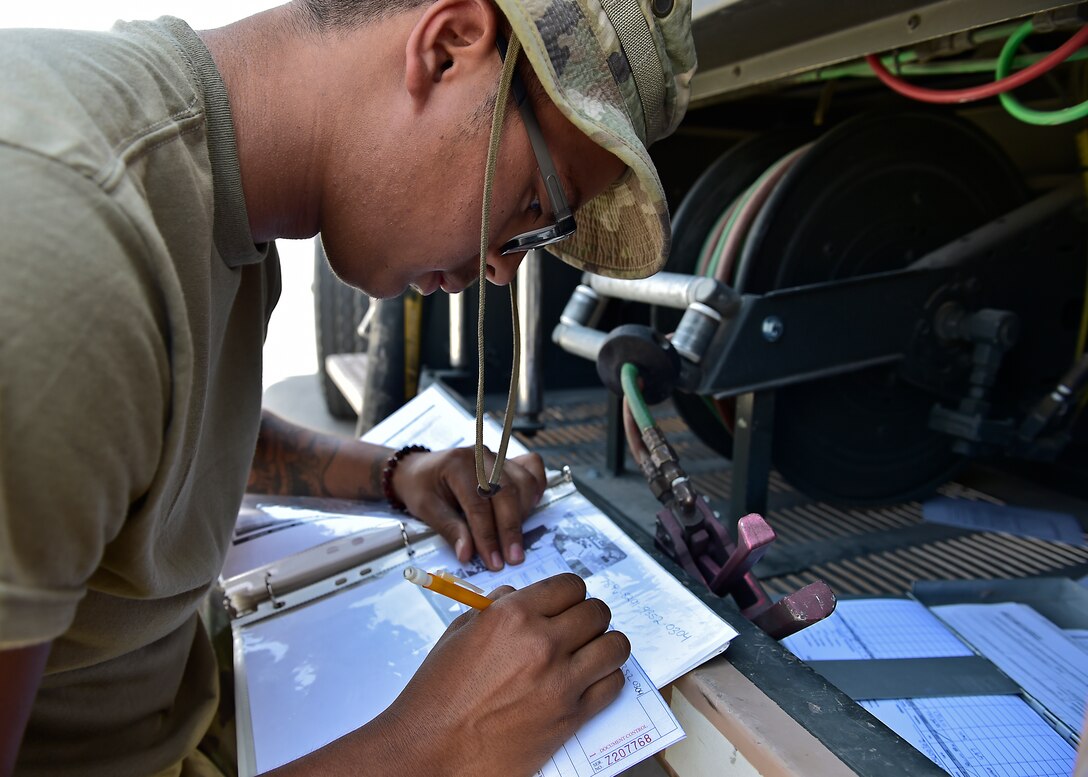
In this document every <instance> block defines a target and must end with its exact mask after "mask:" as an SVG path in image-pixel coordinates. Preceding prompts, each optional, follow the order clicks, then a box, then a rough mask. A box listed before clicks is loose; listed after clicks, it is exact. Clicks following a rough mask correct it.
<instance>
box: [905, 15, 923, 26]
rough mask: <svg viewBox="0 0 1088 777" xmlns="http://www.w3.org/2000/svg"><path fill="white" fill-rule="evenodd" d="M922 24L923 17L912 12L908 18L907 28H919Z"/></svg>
mask: <svg viewBox="0 0 1088 777" xmlns="http://www.w3.org/2000/svg"><path fill="white" fill-rule="evenodd" d="M921 24H922V17H921V16H919V15H918V14H911V17H910V18H909V19H907V29H908V30H917V29H918V28H919V27H920V26H921Z"/></svg>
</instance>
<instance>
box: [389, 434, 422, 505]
mask: <svg viewBox="0 0 1088 777" xmlns="http://www.w3.org/2000/svg"><path fill="white" fill-rule="evenodd" d="M430 452H431V449H430V448H428V447H427V446H426V445H405V446H404V447H403V448H401V449H400V450H399V451H397V452H396V453H394V454H393V455H392V456H390V457H389V458H388V459H386V460H385V466H384V467H382V492H383V493H384V494H385V498H386V499H388V500H389V506H390V507H392V508H393V509H394V510H399V511H400V512H402V513H406V512H408V507H407V505H405V504H404V502H402V501H401V500H399V499H397V492H396V491H394V490H393V473H394V472H396V471H397V465H398V464H400V461H401V459H403V458H404V457H405V456H407V455H408V454H410V453H430Z"/></svg>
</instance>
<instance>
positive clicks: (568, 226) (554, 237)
mask: <svg viewBox="0 0 1088 777" xmlns="http://www.w3.org/2000/svg"><path fill="white" fill-rule="evenodd" d="M495 43H496V44H497V45H498V47H499V57H501V58H502V59H503V60H505V59H506V38H505V37H504V36H502V35H501V34H500V35H496V36H495ZM510 91H511V92H512V93H513V96H514V100H515V102H517V104H518V112H519V113H520V114H521V121H522V124H524V125H525V131H526V132H527V133H528V135H529V143H530V145H532V147H533V154H534V155H535V156H536V164H537V167H539V168H540V176H541V178H543V180H544V192H545V194H546V195H547V197H548V204H549V205H551V208H552V215H553V217H554V218H555V223H554V224H549V225H548V226H546V227H541V228H540V229H534V230H531V231H529V232H523V233H522V234H520V235H517V236H516V237H514V238H512V239H510V240H508V241H506V242H505V243H503V245H502V248H500V249H499V251H500V253H502V254H503V255H505V254H514V253H521V252H522V251H530V250H532V249H534V248H543V247H544V246H549V245H552V244H553V243H558V242H559V241H560V240H566V239H567V238H568V237H570V236H571V235H573V234H574V231H575V229H577V225H576V224H575V223H574V214H573V213H572V212H571V209H570V204H569V203H568V202H567V195H566V194H565V193H564V192H563V186H562V185H561V184H560V183H559V174H558V173H557V172H556V171H555V164H554V163H553V162H552V156H551V154H549V153H548V146H547V144H545V143H544V134H543V133H542V132H541V131H540V122H538V121H537V119H536V114H535V113H533V107H532V104H531V103H530V101H529V93H528V91H527V90H526V89H525V82H524V81H522V80H521V76H519V75H518V73H517V71H516V70H515V71H514V77H513V79H512V80H511V83H510Z"/></svg>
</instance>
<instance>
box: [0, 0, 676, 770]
mask: <svg viewBox="0 0 1088 777" xmlns="http://www.w3.org/2000/svg"><path fill="white" fill-rule="evenodd" d="M689 28H690V5H689V4H688V3H687V2H675V3H674V2H672V1H671V0H653V1H652V2H649V0H645V1H644V2H641V3H636V2H634V1H633V0H625V1H623V2H621V1H620V0H604V1H603V2H601V1H600V0H549V1H548V2H514V0H499V2H498V5H497V6H496V5H494V4H492V2H491V0H437V2H420V0H400V2H392V1H390V0H295V2H292V3H290V4H288V5H285V6H282V7H280V8H276V9H273V10H270V11H267V12H265V13H262V14H258V15H256V16H254V17H251V18H248V19H244V20H242V21H240V22H238V23H236V24H234V25H231V26H229V27H226V28H223V29H220V30H213V31H209V32H204V33H200V34H197V33H195V32H193V31H192V30H191V29H190V28H189V27H188V26H186V25H185V24H184V23H183V22H180V21H179V20H176V19H163V20H159V21H158V22H155V23H135V24H122V25H118V26H117V27H116V28H115V29H114V30H113V31H112V32H111V33H108V34H105V33H103V34H98V33H62V32H46V31H12V32H6V33H3V34H2V35H0V68H2V71H3V73H4V76H5V80H4V84H3V85H2V86H0V106H2V108H0V170H2V171H3V176H2V178H0V331H2V332H3V338H2V340H0V699H2V700H3V703H2V704H0V775H7V774H10V773H13V772H14V773H18V774H27V775H36V774H43V775H46V774H48V775H69V774H71V775H77V774H78V775H111V777H113V776H116V775H179V774H180V775H215V774H217V773H218V772H217V771H216V770H215V768H214V767H213V765H212V764H211V762H210V761H209V760H208V758H207V757H205V755H204V754H203V753H202V752H201V750H200V740H201V737H202V736H203V734H204V732H205V731H206V730H207V727H208V723H209V721H210V719H211V716H212V715H213V713H214V710H215V705H216V700H217V694H218V689H217V688H216V687H215V673H214V665H213V664H214V662H213V659H212V658H211V653H210V650H209V646H208V641H207V637H206V636H205V635H204V633H203V630H202V629H201V628H200V624H199V622H198V618H197V616H196V614H195V611H196V608H197V606H198V604H199V602H200V600H201V598H202V597H203V596H204V594H205V593H206V591H207V590H208V587H209V585H210V583H211V582H212V580H213V579H214V577H215V575H216V574H217V573H218V571H219V569H220V566H221V563H222V559H223V554H224V552H225V549H226V546H227V544H228V542H229V538H230V534H231V529H232V526H233V521H234V517H235V514H236V511H237V508H238V505H239V502H240V499H241V495H242V492H243V491H244V489H245V488H246V485H247V478H248V484H249V487H250V488H251V489H252V490H262V491H276V492H280V493H301V494H306V493H308V494H325V495H331V496H347V497H363V498H383V497H387V498H389V499H391V500H393V501H395V502H398V501H399V502H403V504H404V505H405V506H406V509H407V510H408V511H410V512H412V513H413V514H415V515H417V516H419V517H420V518H422V519H423V520H425V521H427V522H428V523H430V524H431V525H432V526H434V527H435V528H436V529H437V530H438V531H440V532H441V533H442V534H443V536H444V537H446V539H448V540H449V541H450V542H451V544H453V545H454V547H455V548H456V550H457V553H458V555H460V556H461V557H462V558H468V557H469V556H471V555H472V554H474V553H478V554H479V555H480V556H481V558H482V559H483V560H484V561H485V562H486V563H487V564H488V565H489V566H491V567H492V568H493V569H497V568H500V567H501V566H502V565H503V564H504V563H505V562H509V563H518V562H520V561H521V560H522V558H523V551H522V548H521V545H520V528H519V527H520V521H521V519H522V517H523V516H524V515H525V514H526V513H527V511H528V510H529V508H530V507H531V505H532V504H533V503H534V502H535V501H536V499H537V498H538V497H539V495H540V493H541V490H542V488H543V467H542V464H541V462H540V460H539V458H538V457H535V456H530V457H527V458H525V459H522V460H520V461H514V462H511V463H510V464H508V466H507V467H506V469H505V471H504V472H503V474H502V476H501V478H499V477H496V479H495V480H493V481H491V482H478V478H477V473H474V471H473V468H474V462H473V456H472V451H471V450H461V451H451V452H443V453H423V452H413V453H410V454H409V453H408V452H406V451H400V452H397V453H396V454H393V453H392V452H391V451H389V450H385V449H381V448H375V447H373V446H367V445H364V444H362V443H359V442H355V441H345V440H339V439H333V438H330V437H325V436H321V435H317V434H314V433H312V432H308V431H306V430H302V429H299V428H297V427H294V426H292V425H290V424H287V423H286V422H284V421H282V420H279V419H275V418H273V417H265V418H264V419H263V420H262V419H261V418H260V411H259V406H260V392H261V364H260V357H261V343H262V340H263V337H264V332H265V324H266V322H267V317H268V315H269V314H270V312H271V309H272V307H273V305H274V304H275V299H276V297H277V295H278V291H279V286H278V284H279V274H278V262H277V259H276V256H275V249H274V245H273V243H272V242H271V241H273V240H274V239H275V238H278V237H308V236H312V235H314V234H316V233H317V232H318V231H320V232H321V235H322V239H323V240H324V242H325V247H326V250H327V253H328V256H329V259H330V262H331V264H332V266H333V269H334V270H335V271H336V272H337V273H338V274H339V275H340V277H342V278H344V279H345V280H346V281H348V282H350V283H352V284H354V285H356V286H358V287H359V288H361V289H363V290H365V291H366V292H368V293H369V294H372V295H375V296H390V295H396V294H399V293H401V292H402V291H403V290H404V289H405V287H406V286H408V285H415V286H417V287H419V288H420V289H421V290H422V291H424V292H427V293H430V292H433V291H435V290H436V289H438V288H440V287H441V288H443V289H445V290H446V291H450V292H453V291H459V290H460V289H462V288H464V287H465V286H466V285H468V284H469V283H471V282H472V280H473V279H474V277H476V276H477V274H479V275H483V276H486V278H487V279H489V280H490V281H492V282H493V283H496V284H499V285H502V284H506V283H509V282H510V280H511V279H512V278H513V276H514V273H515V271H516V268H517V265H518V262H519V261H520V259H521V253H520V252H523V251H524V250H525V249H526V248H529V247H533V246H535V245H539V244H543V243H545V242H551V241H553V240H556V239H561V238H570V239H569V240H566V242H563V243H559V244H557V245H556V246H555V250H556V252H557V253H558V254H560V255H561V256H562V257H563V258H564V259H566V260H567V261H570V262H572V263H574V264H576V265H577V266H581V267H585V268H587V269H590V270H595V271H599V272H604V273H608V274H612V275H617V276H620V277H637V276H642V275H647V274H650V273H652V272H654V271H656V270H657V269H659V268H660V267H661V265H662V263H663V262H664V258H665V256H666V254H667V250H668V214H667V211H666V209H665V205H664V197H663V194H662V191H661V187H660V183H659V182H658V180H657V177H656V173H655V172H654V170H653V168H652V165H651V163H650V161H649V157H648V155H647V153H646V149H645V145H647V144H648V143H650V142H652V141H653V140H654V139H656V138H658V137H661V136H663V135H664V134H667V133H668V132H670V131H671V130H672V129H673V128H675V126H676V124H677V123H678V122H679V120H680V118H681V116H682V114H683V111H684V109H685V107H686V103H687V83H688V80H689V78H690V75H691V71H692V69H693V67H694V56H693V53H692V48H691V41H690V29H689ZM522 47H523V49H524V54H523V55H522V56H521V60H522V62H521V63H520V64H519V61H518V60H519V56H518V51H519V49H521V48H522ZM526 63H527V64H526ZM513 68H519V69H520V75H518V76H517V77H514V75H513V72H514V71H513ZM500 75H502V77H503V79H504V81H503V83H504V84H506V83H511V81H512V82H513V89H512V91H511V92H509V96H510V105H509V109H508V108H507V97H508V93H507V91H506V88H505V87H503V88H500V87H499V82H500ZM493 114H494V115H495V116H497V117H498V118H497V119H496V120H495V121H492V115H493ZM536 123H539V130H537V129H536V128H535V127H534V126H533V125H535V124H536ZM499 139H501V141H502V142H501V143H498V140H499ZM553 166H554V172H552V168H553ZM485 170H487V171H488V174H487V176H486V178H487V181H486V184H485V183H484V180H483V179H484V178H485V172H484V171H485ZM485 189H486V190H487V191H488V192H489V195H485V193H484V191H485ZM481 213H482V214H483V216H482V218H481V215H480V214H481ZM575 214H576V216H577V219H578V230H577V232H576V233H574V235H573V237H571V231H572V229H573V224H574V218H575ZM481 221H482V222H483V224H484V225H486V228H485V229H483V230H482V234H480V232H481ZM481 245H483V246H484V250H481V249H480V246H481ZM504 246H505V247H506V248H507V249H509V251H510V252H509V253H503V252H502V249H503V247H504ZM258 429H259V436H258ZM254 449H256V455H254ZM488 462H490V459H489V460H488ZM251 463H252V470H250V464H251ZM477 469H480V467H477ZM383 473H384V476H383ZM495 486H501V490H500V489H497V488H495ZM478 489H479V490H478ZM492 596H494V597H496V598H498V599H499V601H497V602H496V604H495V606H493V607H490V608H488V609H487V610H485V611H482V612H480V613H470V614H468V615H466V616H464V617H463V618H461V619H460V620H458V621H457V622H455V623H454V624H453V626H452V627H451V628H450V630H449V631H448V632H447V634H446V635H445V636H444V637H443V639H442V640H441V641H440V642H439V644H438V645H437V646H436V647H435V649H434V650H433V651H432V652H431V654H430V656H429V657H428V659H427V660H426V662H425V663H424V665H423V667H422V668H421V669H420V671H419V672H418V674H417V676H416V677H415V678H413V680H412V681H411V683H410V684H409V685H408V687H407V689H406V690H405V691H404V692H403V693H402V694H401V696H400V697H399V698H398V699H397V700H396V702H394V704H393V705H391V707H390V708H389V709H388V710H387V711H386V712H385V713H383V714H382V715H381V716H379V717H378V718H377V719H376V720H375V721H373V722H372V723H370V724H368V725H367V726H365V727H363V728H362V729H360V730H358V731H356V732H353V733H352V734H349V735H347V736H345V737H343V738H342V739H340V740H338V741H336V742H334V743H332V744H331V745H329V746H327V747H326V748H323V749H322V750H320V751H318V752H316V753H314V754H312V755H311V756H309V757H307V758H304V759H301V760H300V761H298V762H295V763H293V764H289V765H287V766H285V767H283V768H282V769H281V770H279V772H278V773H282V774H284V775H305V774H323V775H338V774H360V773H363V774H380V775H395V774H401V773H403V774H413V775H419V774H474V775H488V774H496V775H498V774H503V775H506V774H531V773H532V772H533V771H534V770H535V769H536V768H538V767H539V766H540V765H541V764H542V763H543V762H544V760H545V759H546V758H547V757H548V756H549V755H550V754H551V753H552V752H554V750H555V749H556V748H557V747H558V745H559V744H560V743H562V742H563V741H564V740H565V739H567V738H568V737H569V736H570V735H571V734H572V733H573V732H574V731H575V730H576V728H577V727H578V726H579V725H581V723H583V722H584V721H585V720H587V719H588V718H589V717H590V716H592V715H593V714H594V713H596V712H597V711H598V710H600V709H602V708H603V707H604V706H605V705H606V704H607V703H608V702H609V701H611V700H612V699H613V698H614V697H615V696H616V694H617V693H618V691H619V689H620V687H621V686H622V682H623V678H622V675H621V674H620V673H619V671H618V667H619V666H620V665H621V664H622V662H623V661H624V660H626V657H627V655H628V652H629V644H628V642H627V640H626V639H625V638H624V637H623V635H621V634H618V633H615V632H608V633H606V631H605V630H606V628H607V625H608V622H609V618H610V613H609V612H608V608H607V607H606V606H605V605H604V604H602V603H601V602H598V601H595V600H586V599H585V587H584V585H583V584H582V583H581V581H580V580H578V579H577V578H576V577H574V576H571V575H564V576H558V577H555V578H551V579H548V580H545V581H542V582H541V583H539V584H536V585H533V586H529V587H527V588H525V589H522V590H520V591H516V592H511V591H509V590H500V591H498V592H496V593H494V594H492ZM361 638H365V635H361ZM24 731H25V734H24Z"/></svg>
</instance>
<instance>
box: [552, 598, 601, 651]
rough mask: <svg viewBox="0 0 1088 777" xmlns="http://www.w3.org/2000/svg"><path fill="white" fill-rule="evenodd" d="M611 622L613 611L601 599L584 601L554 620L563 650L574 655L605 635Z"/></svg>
mask: <svg viewBox="0 0 1088 777" xmlns="http://www.w3.org/2000/svg"><path fill="white" fill-rule="evenodd" d="M611 621H612V611H611V610H610V609H608V605H607V604H605V603H604V602H602V601H601V600H600V599H583V600H582V601H580V602H578V603H576V604H574V605H573V606H572V607H570V608H569V609H567V610H565V611H563V612H561V613H559V614H558V615H556V616H555V617H554V618H553V619H552V623H553V628H554V629H555V632H556V633H557V634H559V635H560V637H561V640H562V642H561V644H562V646H563V648H564V649H565V650H566V652H568V653H572V654H573V653H575V652H577V651H578V650H579V649H580V648H582V647H584V646H585V645H587V644H588V643H590V642H592V641H593V640H594V639H596V638H597V637H599V636H601V635H602V634H604V632H605V630H607V629H608V624H609V623H610V622H611Z"/></svg>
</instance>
